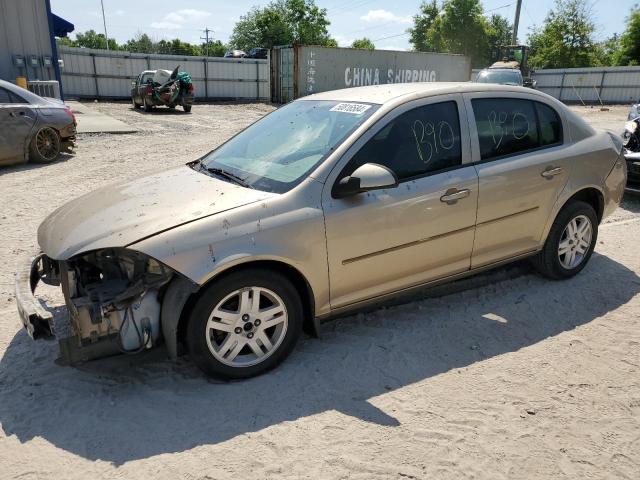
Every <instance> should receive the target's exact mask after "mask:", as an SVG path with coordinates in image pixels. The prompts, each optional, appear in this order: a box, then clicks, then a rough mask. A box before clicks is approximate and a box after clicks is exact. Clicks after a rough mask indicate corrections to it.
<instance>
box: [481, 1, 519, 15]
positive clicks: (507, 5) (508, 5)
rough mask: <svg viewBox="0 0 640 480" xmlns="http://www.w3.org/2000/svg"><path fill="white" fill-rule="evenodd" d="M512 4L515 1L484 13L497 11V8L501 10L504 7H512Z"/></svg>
mask: <svg viewBox="0 0 640 480" xmlns="http://www.w3.org/2000/svg"><path fill="white" fill-rule="evenodd" d="M511 5H513V2H512V3H508V4H506V5H502V6H501V7H496V8H492V9H491V10H487V11H485V12H484V13H489V12H495V11H496V10H501V9H503V8H507V7H510V6H511Z"/></svg>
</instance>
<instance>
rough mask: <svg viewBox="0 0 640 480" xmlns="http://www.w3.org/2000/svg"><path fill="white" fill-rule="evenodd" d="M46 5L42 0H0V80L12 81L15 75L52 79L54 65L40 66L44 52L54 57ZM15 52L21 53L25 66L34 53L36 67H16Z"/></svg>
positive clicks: (35, 78) (36, 78)
mask: <svg viewBox="0 0 640 480" xmlns="http://www.w3.org/2000/svg"><path fill="white" fill-rule="evenodd" d="M47 8H48V2H47V1H45V0H0V78H1V79H3V80H8V81H12V82H13V81H15V79H16V77H17V76H26V77H27V78H28V79H29V80H55V78H56V76H55V69H54V67H53V66H51V67H44V66H43V65H42V56H43V55H47V56H51V57H53V52H52V49H51V35H50V33H49V18H48V15H47ZM14 54H18V55H22V56H23V57H24V58H25V61H26V63H27V65H28V64H29V57H30V56H32V55H35V56H37V58H38V62H39V66H38V67H35V68H34V67H31V66H27V67H25V68H16V67H14V66H13V60H12V56H13V55H14ZM54 61H55V59H54Z"/></svg>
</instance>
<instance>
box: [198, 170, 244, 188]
mask: <svg viewBox="0 0 640 480" xmlns="http://www.w3.org/2000/svg"><path fill="white" fill-rule="evenodd" d="M204 168H205V169H206V170H207V172H209V173H213V174H214V175H218V176H219V177H223V178H226V179H227V180H231V181H232V182H234V183H237V184H238V185H240V186H243V187H245V188H253V187H252V186H251V185H249V184H248V183H247V181H246V180H245V179H244V178H242V177H239V176H238V175H234V174H233V173H231V172H227V171H226V170H223V169H222V168H217V167H204Z"/></svg>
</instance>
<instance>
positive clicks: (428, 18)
mask: <svg viewBox="0 0 640 480" xmlns="http://www.w3.org/2000/svg"><path fill="white" fill-rule="evenodd" d="M439 14H440V8H439V7H438V4H437V3H436V0H432V1H431V2H430V3H428V2H422V4H420V11H419V12H418V14H417V15H414V17H413V28H409V29H408V30H407V32H408V33H409V42H410V43H411V44H412V45H413V49H414V50H416V51H418V52H437V51H440V50H441V48H442V42H441V41H439V40H440V38H439V37H438V38H433V34H434V33H435V31H437V29H435V28H433V27H434V23H435V22H436V20H437V19H438V15H439Z"/></svg>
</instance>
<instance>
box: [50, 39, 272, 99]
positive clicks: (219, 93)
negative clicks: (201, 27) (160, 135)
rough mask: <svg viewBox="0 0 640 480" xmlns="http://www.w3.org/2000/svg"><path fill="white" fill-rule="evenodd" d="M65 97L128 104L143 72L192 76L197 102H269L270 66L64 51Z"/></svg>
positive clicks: (212, 59) (249, 61) (260, 62)
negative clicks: (176, 71)
mask: <svg viewBox="0 0 640 480" xmlns="http://www.w3.org/2000/svg"><path fill="white" fill-rule="evenodd" d="M58 55H59V57H60V59H61V60H62V61H63V63H64V66H63V68H62V72H61V73H62V87H63V89H64V94H65V96H66V97H76V98H97V99H126V98H130V95H131V81H132V80H133V79H135V78H136V77H137V76H138V75H139V74H140V72H142V71H144V70H156V69H166V70H173V69H174V68H175V67H176V66H177V65H180V70H183V71H186V72H189V73H190V74H191V78H192V80H193V83H194V87H195V89H196V97H197V98H199V99H204V100H257V101H269V98H270V92H271V87H270V72H269V60H268V59H267V60H260V59H249V58H216V57H187V56H179V55H156V54H142V53H129V52H120V51H107V50H95V49H89V48H73V47H59V51H58Z"/></svg>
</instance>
